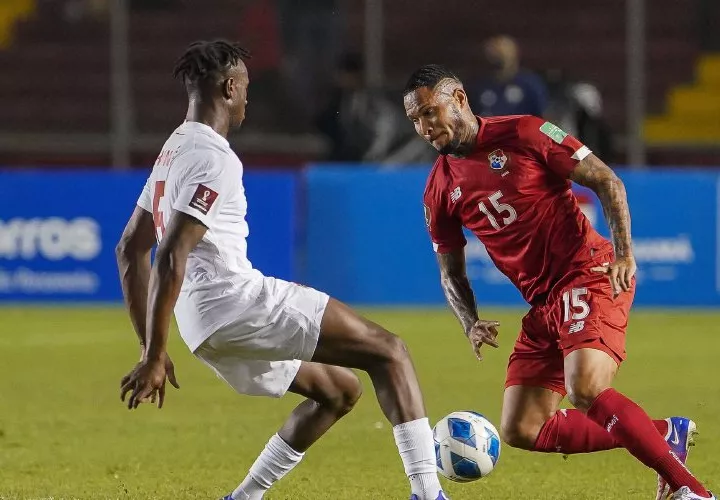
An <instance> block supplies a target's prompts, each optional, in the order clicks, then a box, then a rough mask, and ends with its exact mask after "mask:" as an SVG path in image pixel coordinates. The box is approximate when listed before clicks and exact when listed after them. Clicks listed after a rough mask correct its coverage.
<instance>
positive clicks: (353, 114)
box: [316, 54, 435, 164]
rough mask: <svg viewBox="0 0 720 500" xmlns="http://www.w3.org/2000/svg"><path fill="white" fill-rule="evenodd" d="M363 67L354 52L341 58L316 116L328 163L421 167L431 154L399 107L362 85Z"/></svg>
mask: <svg viewBox="0 0 720 500" xmlns="http://www.w3.org/2000/svg"><path fill="white" fill-rule="evenodd" d="M364 75H365V71H364V63H363V60H362V57H361V56H360V55H358V54H348V55H345V56H343V57H342V58H341V60H340V62H339V64H338V66H337V68H336V70H335V76H334V88H333V89H332V91H331V92H330V96H329V99H328V102H327V104H326V106H325V107H324V108H323V110H322V111H321V112H320V113H319V114H318V116H317V119H316V124H317V127H318V129H319V130H320V131H321V132H322V133H323V134H324V135H325V136H327V138H328V139H329V140H330V144H331V149H330V154H329V155H328V158H327V160H329V161H338V162H360V161H365V162H376V163H392V164H409V163H422V162H428V161H433V160H434V156H435V155H434V154H433V152H432V150H431V148H429V147H428V146H427V145H426V144H425V142H424V141H423V140H421V139H420V138H419V137H418V136H417V134H416V133H415V131H414V130H413V128H412V127H411V126H410V124H409V123H408V121H407V118H406V117H405V113H404V111H403V109H402V108H401V106H400V102H399V99H398V103H397V104H396V103H395V101H393V100H391V99H389V98H388V97H387V96H386V95H385V94H384V92H383V91H381V90H379V89H370V88H367V87H366V86H365V84H364Z"/></svg>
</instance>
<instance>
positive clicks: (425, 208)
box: [423, 205, 430, 227]
mask: <svg viewBox="0 0 720 500" xmlns="http://www.w3.org/2000/svg"><path fill="white" fill-rule="evenodd" d="M423 210H424V211H425V225H426V226H427V227H430V207H428V206H427V205H423Z"/></svg>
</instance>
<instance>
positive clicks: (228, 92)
mask: <svg viewBox="0 0 720 500" xmlns="http://www.w3.org/2000/svg"><path fill="white" fill-rule="evenodd" d="M234 93H235V79H234V78H232V77H230V78H227V79H226V80H225V81H223V83H222V94H223V97H224V98H225V99H232V98H233V94H234Z"/></svg>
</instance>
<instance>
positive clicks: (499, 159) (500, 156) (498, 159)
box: [488, 149, 508, 170]
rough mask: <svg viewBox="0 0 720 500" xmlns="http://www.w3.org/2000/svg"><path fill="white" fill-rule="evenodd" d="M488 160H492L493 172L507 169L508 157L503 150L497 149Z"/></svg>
mask: <svg viewBox="0 0 720 500" xmlns="http://www.w3.org/2000/svg"><path fill="white" fill-rule="evenodd" d="M488 160H490V168H492V169H493V170H502V169H503V168H505V164H506V163H507V161H508V157H507V156H505V153H503V150H502V149H496V150H495V151H493V152H492V153H490V154H489V155H488Z"/></svg>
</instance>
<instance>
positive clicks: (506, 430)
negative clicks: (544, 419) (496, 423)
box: [500, 421, 540, 450]
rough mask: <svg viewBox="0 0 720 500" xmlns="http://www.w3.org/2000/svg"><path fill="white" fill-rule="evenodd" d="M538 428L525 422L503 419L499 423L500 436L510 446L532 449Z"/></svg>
mask: <svg viewBox="0 0 720 500" xmlns="http://www.w3.org/2000/svg"><path fill="white" fill-rule="evenodd" d="M539 432H540V428H539V427H538V426H537V425H531V424H529V423H527V422H508V421H503V422H502V423H501V425H500V437H501V438H502V440H503V442H504V443H505V444H507V445H508V446H511V447H512V448H519V449H521V450H532V449H533V447H534V446H535V441H537V436H538V433H539Z"/></svg>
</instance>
